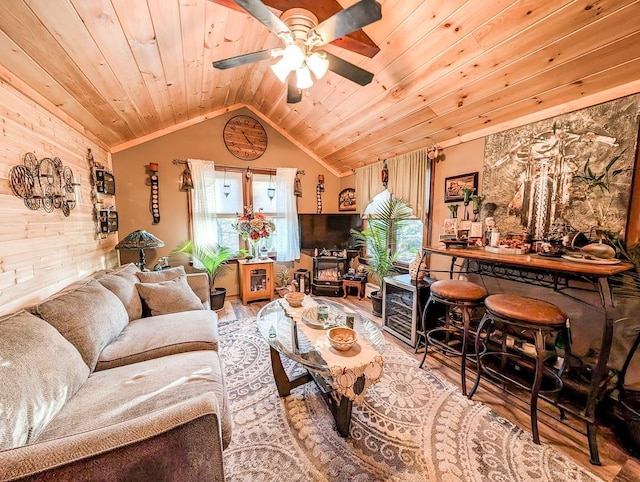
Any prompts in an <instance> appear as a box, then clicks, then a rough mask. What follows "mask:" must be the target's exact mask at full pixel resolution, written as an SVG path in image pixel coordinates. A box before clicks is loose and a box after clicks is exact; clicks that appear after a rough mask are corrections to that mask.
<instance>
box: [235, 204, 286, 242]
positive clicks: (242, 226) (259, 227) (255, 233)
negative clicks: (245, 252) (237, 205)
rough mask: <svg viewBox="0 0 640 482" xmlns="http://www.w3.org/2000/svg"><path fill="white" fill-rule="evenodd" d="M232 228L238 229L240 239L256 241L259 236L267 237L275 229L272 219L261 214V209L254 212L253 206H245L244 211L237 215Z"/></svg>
mask: <svg viewBox="0 0 640 482" xmlns="http://www.w3.org/2000/svg"><path fill="white" fill-rule="evenodd" d="M233 227H234V229H235V230H236V231H238V233H239V234H240V236H241V237H242V239H248V240H251V241H258V240H259V239H260V238H268V237H269V236H270V235H271V233H273V232H274V231H275V230H276V225H275V223H274V222H273V219H269V218H267V217H266V216H265V215H264V214H262V209H260V210H259V211H258V212H254V210H253V206H245V207H244V212H243V213H242V215H241V216H238V220H237V222H236V224H234V225H233Z"/></svg>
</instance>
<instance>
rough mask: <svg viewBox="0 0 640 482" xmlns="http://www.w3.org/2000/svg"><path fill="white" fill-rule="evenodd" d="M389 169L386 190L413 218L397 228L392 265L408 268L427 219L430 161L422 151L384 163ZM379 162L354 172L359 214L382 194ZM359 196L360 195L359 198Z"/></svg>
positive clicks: (418, 248)
mask: <svg viewBox="0 0 640 482" xmlns="http://www.w3.org/2000/svg"><path fill="white" fill-rule="evenodd" d="M387 166H388V168H389V183H388V190H389V191H390V192H391V193H393V195H394V196H396V197H400V198H403V199H405V200H406V201H407V202H408V203H409V205H410V206H411V208H412V209H413V213H414V214H415V216H416V218H415V219H408V220H405V221H403V222H402V224H401V225H400V226H398V230H397V239H395V240H394V241H393V242H392V245H391V249H392V250H393V252H394V253H397V258H396V262H398V263H401V264H409V263H410V262H411V261H413V259H414V258H415V257H416V254H418V253H421V252H422V244H423V237H424V234H425V224H424V223H425V222H426V220H427V218H428V214H429V213H428V209H429V187H430V185H431V161H430V160H429V158H428V156H427V151H426V149H423V150H419V151H415V152H411V153H409V154H404V155H401V156H397V157H394V158H392V159H387ZM381 171H382V162H379V163H376V164H373V165H370V166H365V167H363V168H360V169H356V192H357V193H358V201H359V202H361V203H362V204H361V205H359V209H360V211H361V212H364V208H365V207H366V206H367V204H368V203H369V202H370V201H372V200H373V198H374V196H375V195H376V194H378V193H380V192H381V191H383V187H382V183H381V181H380V173H381ZM361 195H363V196H362V197H361Z"/></svg>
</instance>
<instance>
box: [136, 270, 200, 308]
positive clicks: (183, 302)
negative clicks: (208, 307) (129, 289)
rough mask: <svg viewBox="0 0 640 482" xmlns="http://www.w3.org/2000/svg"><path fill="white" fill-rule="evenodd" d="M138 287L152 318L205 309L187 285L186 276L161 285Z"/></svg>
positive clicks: (151, 284)
mask: <svg viewBox="0 0 640 482" xmlns="http://www.w3.org/2000/svg"><path fill="white" fill-rule="evenodd" d="M136 287H137V288H138V293H140V296H141V297H142V299H143V300H144V302H145V303H146V305H147V306H148V307H149V310H150V312H151V315H152V316H157V315H165V314H167V313H177V312H179V311H190V310H203V309H204V307H203V306H202V301H200V298H198V296H197V295H196V294H195V293H194V292H193V290H192V289H191V287H190V286H189V283H187V279H186V276H179V277H177V278H174V279H171V280H169V281H162V282H160V283H138V284H137V285H136Z"/></svg>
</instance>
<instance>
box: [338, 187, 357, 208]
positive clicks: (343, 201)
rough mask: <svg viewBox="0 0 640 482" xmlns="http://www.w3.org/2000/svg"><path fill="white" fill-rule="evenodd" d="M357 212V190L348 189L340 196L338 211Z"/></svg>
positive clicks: (341, 192)
mask: <svg viewBox="0 0 640 482" xmlns="http://www.w3.org/2000/svg"><path fill="white" fill-rule="evenodd" d="M355 210H356V190H355V189H353V188H352V187H348V188H346V189H343V190H342V191H340V194H338V211H355Z"/></svg>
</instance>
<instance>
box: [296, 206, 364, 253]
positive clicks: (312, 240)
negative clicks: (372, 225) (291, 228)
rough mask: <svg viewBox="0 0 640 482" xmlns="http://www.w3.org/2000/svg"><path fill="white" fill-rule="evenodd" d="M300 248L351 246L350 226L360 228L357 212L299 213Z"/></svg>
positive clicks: (339, 247) (360, 222)
mask: <svg viewBox="0 0 640 482" xmlns="http://www.w3.org/2000/svg"><path fill="white" fill-rule="evenodd" d="M298 220H299V225H300V248H301V249H314V248H318V249H322V248H326V249H329V250H331V249H336V248H337V249H342V248H350V247H353V242H354V240H353V236H352V235H351V228H354V229H362V219H361V218H360V215H359V214H299V215H298Z"/></svg>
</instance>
